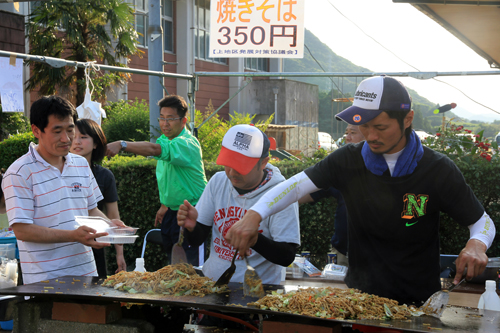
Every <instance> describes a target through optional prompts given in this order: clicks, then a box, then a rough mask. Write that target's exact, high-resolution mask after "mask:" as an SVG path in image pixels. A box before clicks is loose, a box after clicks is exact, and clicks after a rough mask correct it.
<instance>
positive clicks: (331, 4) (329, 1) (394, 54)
mask: <svg viewBox="0 0 500 333" xmlns="http://www.w3.org/2000/svg"><path fill="white" fill-rule="evenodd" d="M327 2H328V3H329V4H330V6H332V7H333V8H334V9H335V10H336V11H337V12H338V13H339V14H340V15H342V16H343V17H344V18H345V19H346V20H348V21H349V22H351V23H352V24H353V25H354V26H355V27H356V28H358V29H359V30H360V31H361V32H362V33H363V34H364V35H365V36H367V37H369V38H370V39H371V40H373V41H374V42H375V43H377V44H378V45H380V46H381V47H382V48H383V49H385V50H386V51H388V52H389V53H391V54H392V55H393V56H395V57H396V58H398V59H399V60H401V61H402V62H403V63H405V64H406V65H408V66H410V67H411V68H413V69H415V70H417V71H419V72H420V70H419V69H418V68H417V67H415V66H413V65H411V64H409V63H408V62H406V61H405V60H403V59H402V58H401V57H399V56H398V55H397V54H396V53H394V52H392V51H391V50H389V49H388V48H387V47H385V46H384V45H382V44H381V43H379V41H377V40H376V39H375V38H373V37H372V36H370V35H369V34H368V33H366V32H365V31H364V30H363V29H361V28H360V27H359V26H358V25H357V24H356V23H354V21H352V20H351V19H350V18H348V17H347V16H345V15H344V13H342V12H341V11H340V10H339V9H338V8H337V7H335V5H334V4H333V3H332V2H331V0H327ZM432 79H433V80H434V81H437V82H441V83H444V84H447V85H448V86H450V87H452V88H453V89H456V90H458V91H459V92H460V93H462V95H464V96H465V97H467V98H468V99H469V100H471V101H472V102H474V103H476V104H478V105H481V106H482V107H484V108H487V109H489V110H491V111H493V112H495V113H498V114H500V112H498V111H496V110H494V109H492V108H490V107H488V106H486V105H484V104H482V103H479V102H478V101H476V100H474V99H472V98H471V97H469V96H468V95H467V94H466V93H464V92H463V91H462V90H460V89H458V88H457V87H455V86H454V85H452V84H450V83H447V82H445V81H441V80H438V79H436V78H432Z"/></svg>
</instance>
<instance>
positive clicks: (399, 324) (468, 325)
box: [0, 276, 500, 333]
mask: <svg viewBox="0 0 500 333" xmlns="http://www.w3.org/2000/svg"><path fill="white" fill-rule="evenodd" d="M445 282H447V281H445ZM101 283H102V279H99V278H95V277H94V278H92V277H80V276H78V277H77V276H66V277H61V278H58V279H52V280H49V281H48V282H38V283H33V284H28V285H23V286H18V287H15V288H9V289H2V290H0V294H3V295H17V296H36V298H37V299H43V298H45V299H48V300H50V301H52V302H57V301H61V302H71V301H79V302H82V301H83V302H86V301H87V302H94V303H95V302H100V303H103V304H106V303H113V302H128V303H147V304H156V305H168V306H171V307H184V308H198V309H208V310H219V311H228V312H238V313H253V314H263V315H272V317H273V318H274V321H276V320H278V321H280V322H283V323H285V322H301V323H307V324H308V325H318V326H319V327H320V326H323V327H339V326H340V327H341V326H344V327H345V326H352V325H360V326H371V327H379V328H386V329H387V328H391V329H398V330H399V331H407V332H429V331H430V330H436V331H437V330H439V332H443V333H452V332H453V333H455V332H478V333H483V332H484V333H486V332H487V333H490V332H499V331H500V312H496V311H482V312H480V311H479V310H478V309H477V308H473V307H471V305H477V299H478V297H476V296H477V295H479V294H475V293H474V292H473V290H472V288H471V287H470V286H467V284H466V285H465V286H464V287H461V286H460V287H459V288H464V290H467V292H460V289H459V288H456V289H455V290H454V291H453V292H452V293H451V296H452V297H450V300H451V301H452V303H451V305H450V306H448V308H447V309H446V310H445V311H444V313H443V316H442V317H441V319H437V318H434V317H430V316H422V317H414V318H411V319H410V320H392V321H379V320H331V319H321V318H312V317H306V316H301V315H295V314H288V313H283V312H274V311H269V310H261V309H258V308H255V307H252V306H248V305H247V303H249V302H252V301H255V300H256V298H252V297H248V296H243V288H242V284H240V283H230V284H229V285H228V287H229V291H227V292H224V293H219V294H210V295H206V296H205V297H196V296H172V295H150V294H130V293H126V292H123V291H118V290H115V289H113V288H108V287H103V286H101ZM327 285H328V286H332V287H338V288H347V286H345V284H344V283H341V282H336V281H328V280H325V279H321V278H304V279H300V280H296V279H288V280H286V281H285V285H284V286H283V285H266V286H265V290H267V291H272V290H277V289H285V291H290V290H293V289H297V288H299V287H308V286H312V287H324V286H327ZM478 289H480V288H478ZM474 290H476V288H474ZM459 294H460V296H459V297H458V295H459ZM455 295H457V297H455ZM457 305H460V306H457ZM464 305H466V306H464ZM467 305H468V306H467ZM264 332H265V331H264Z"/></svg>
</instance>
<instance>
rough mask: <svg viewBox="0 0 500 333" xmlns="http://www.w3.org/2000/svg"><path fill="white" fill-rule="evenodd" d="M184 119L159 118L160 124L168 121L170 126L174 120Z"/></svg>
mask: <svg viewBox="0 0 500 333" xmlns="http://www.w3.org/2000/svg"><path fill="white" fill-rule="evenodd" d="M182 118H184V117H179V118H158V122H160V123H162V122H164V121H166V122H167V124H170V123H171V122H173V121H174V120H177V119H182Z"/></svg>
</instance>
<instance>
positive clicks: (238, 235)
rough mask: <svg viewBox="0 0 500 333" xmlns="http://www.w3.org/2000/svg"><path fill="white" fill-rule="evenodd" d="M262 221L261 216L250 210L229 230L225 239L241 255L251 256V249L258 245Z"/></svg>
mask: <svg viewBox="0 0 500 333" xmlns="http://www.w3.org/2000/svg"><path fill="white" fill-rule="evenodd" d="M261 220H262V219H261V217H260V215H259V214H258V213H257V212H255V211H253V210H251V209H250V210H249V211H247V212H246V214H245V216H243V218H242V219H241V220H239V221H238V222H236V223H235V224H233V226H232V227H231V228H230V229H229V231H228V232H227V234H226V237H225V239H226V241H227V242H228V243H229V244H231V245H232V246H233V247H234V248H235V249H237V250H238V251H240V253H244V254H246V255H249V254H250V251H249V249H250V248H251V247H252V246H254V245H255V243H257V236H258V234H259V223H260V221H261Z"/></svg>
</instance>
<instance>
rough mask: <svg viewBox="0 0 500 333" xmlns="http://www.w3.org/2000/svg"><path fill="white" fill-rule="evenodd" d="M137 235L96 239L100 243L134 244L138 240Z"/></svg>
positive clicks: (109, 236)
mask: <svg viewBox="0 0 500 333" xmlns="http://www.w3.org/2000/svg"><path fill="white" fill-rule="evenodd" d="M137 237H139V236H137V235H134V236H116V235H108V236H102V237H99V238H96V239H95V241H96V242H98V243H110V244H132V243H133V242H135V240H136V239H137Z"/></svg>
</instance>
